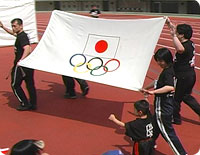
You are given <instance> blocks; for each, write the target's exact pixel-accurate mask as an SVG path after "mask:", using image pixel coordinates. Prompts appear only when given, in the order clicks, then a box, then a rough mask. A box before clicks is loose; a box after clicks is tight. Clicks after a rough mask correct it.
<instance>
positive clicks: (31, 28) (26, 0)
mask: <svg viewBox="0 0 200 155" xmlns="http://www.w3.org/2000/svg"><path fill="white" fill-rule="evenodd" d="M14 18H21V19H22V20H23V25H24V31H25V32H26V33H27V34H28V37H29V39H30V42H31V43H37V42H38V35H37V25H36V17H35V1H34V0H0V21H1V22H2V23H3V25H4V26H5V27H8V28H9V29H12V28H11V23H10V22H11V20H13V19H14ZM15 39H16V38H15V37H14V36H12V35H10V34H8V33H6V32H5V31H4V30H3V29H2V28H0V46H9V45H14V42H15Z"/></svg>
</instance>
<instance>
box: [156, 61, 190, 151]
mask: <svg viewBox="0 0 200 155" xmlns="http://www.w3.org/2000/svg"><path fill="white" fill-rule="evenodd" d="M174 78H175V75H174V70H173V66H172V65H171V66H170V67H168V68H165V69H163V71H162V72H161V74H160V76H159V79H158V81H157V84H156V89H159V88H162V87H164V86H174ZM173 104H174V98H173V94H172V93H170V92H169V93H163V94H156V95H155V100H154V108H155V114H154V120H155V125H154V129H155V130H154V139H155V140H156V139H157V138H158V136H159V134H160V133H161V135H162V137H163V138H164V139H165V141H166V142H167V143H168V144H169V145H170V147H171V149H172V150H173V152H174V154H176V155H186V154H187V153H186V151H185V150H184V148H183V146H182V144H181V142H180V141H179V139H178V137H177V135H176V132H175V130H174V128H173V126H172V115H173Z"/></svg>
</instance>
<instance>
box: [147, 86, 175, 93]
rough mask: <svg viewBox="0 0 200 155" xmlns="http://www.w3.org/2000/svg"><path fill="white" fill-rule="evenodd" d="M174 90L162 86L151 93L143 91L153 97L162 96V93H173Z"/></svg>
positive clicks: (171, 87) (170, 87)
mask: <svg viewBox="0 0 200 155" xmlns="http://www.w3.org/2000/svg"><path fill="white" fill-rule="evenodd" d="M174 90H175V89H174V87H173V86H164V87H162V88H159V89H155V90H152V91H148V90H147V91H145V92H146V93H148V94H150V95H154V94H164V93H168V92H173V91H174Z"/></svg>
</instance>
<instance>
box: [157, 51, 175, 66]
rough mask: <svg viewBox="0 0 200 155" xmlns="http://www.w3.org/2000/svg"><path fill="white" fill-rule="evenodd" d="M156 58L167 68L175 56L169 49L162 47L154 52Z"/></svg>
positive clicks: (160, 64)
mask: <svg viewBox="0 0 200 155" xmlns="http://www.w3.org/2000/svg"><path fill="white" fill-rule="evenodd" d="M154 59H155V61H156V62H157V63H158V65H159V66H160V67H161V68H166V67H168V66H169V65H171V64H172V63H173V56H172V53H171V51H170V50H169V49H167V48H160V49H158V50H157V51H156V53H155V54H154Z"/></svg>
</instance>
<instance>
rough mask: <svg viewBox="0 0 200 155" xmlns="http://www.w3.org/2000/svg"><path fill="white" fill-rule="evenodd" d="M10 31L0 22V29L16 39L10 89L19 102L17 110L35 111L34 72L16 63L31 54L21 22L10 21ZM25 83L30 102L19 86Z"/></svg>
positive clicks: (17, 20)
mask: <svg viewBox="0 0 200 155" xmlns="http://www.w3.org/2000/svg"><path fill="white" fill-rule="evenodd" d="M11 26H12V30H10V29H9V28H7V27H5V26H4V25H3V24H2V22H1V21H0V27H1V28H2V29H4V30H5V31H6V32H7V33H9V34H11V35H13V36H15V37H16V41H15V60H14V65H13V68H12V71H11V87H12V89H13V92H14V94H15V96H16V97H17V99H18V100H19V102H20V105H19V106H18V108H17V110H19V111H24V110H36V100H37V97H36V89H35V83H34V79H33V76H34V70H33V69H30V68H26V67H21V66H19V65H18V62H20V61H21V60H23V59H24V58H26V57H27V56H28V55H29V54H30V53H31V46H30V42H29V38H28V36H27V34H26V33H25V32H24V30H23V20H22V19H20V18H15V19H13V20H12V21H11ZM23 81H25V83H26V88H27V90H28V94H29V97H30V100H28V99H27V97H26V95H25V93H24V91H23V89H22V87H21V84H22V82H23Z"/></svg>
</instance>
